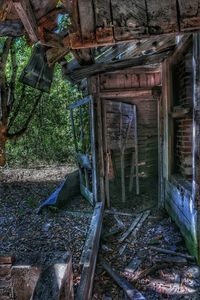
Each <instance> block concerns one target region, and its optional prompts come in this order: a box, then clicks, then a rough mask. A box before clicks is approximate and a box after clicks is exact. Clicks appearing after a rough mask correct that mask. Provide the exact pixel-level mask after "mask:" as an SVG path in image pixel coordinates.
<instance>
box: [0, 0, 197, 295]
mask: <svg viewBox="0 0 200 300" xmlns="http://www.w3.org/2000/svg"><path fill="white" fill-rule="evenodd" d="M57 2H58V1H54V0H46V1H42V3H41V2H40V1H39V0H37V1H32V0H29V1H25V0H23V1H18V0H13V1H12V0H11V1H6V0H5V1H1V2H0V5H1V9H0V35H1V36H12V37H17V36H20V35H24V34H25V35H26V36H27V37H28V38H29V40H30V43H31V42H32V43H36V42H38V43H39V47H42V49H43V51H42V53H43V52H44V51H45V53H46V57H45V64H46V66H47V63H48V65H49V67H46V68H47V69H48V68H51V70H52V67H53V65H54V64H55V63H56V62H58V63H60V64H61V65H62V69H63V76H64V77H65V78H66V79H68V80H70V81H71V82H72V83H74V84H79V86H80V88H82V90H83V94H84V98H83V99H81V100H80V101H79V102H76V103H74V104H72V105H70V106H69V107H68V109H69V110H70V114H71V121H72V128H73V134H74V142H75V150H76V158H77V164H78V167H79V173H80V184H81V193H82V194H83V195H84V197H85V198H86V199H88V200H89V201H90V203H91V204H92V205H94V206H95V205H96V208H95V213H94V217H93V221H92V223H91V230H90V235H89V236H90V237H89V241H87V243H86V246H85V248H84V251H85V253H84V255H85V261H84V262H83V273H82V274H83V282H82V284H81V287H80V290H79V298H78V299H90V297H91V288H92V285H91V282H92V279H93V276H94V270H95V264H96V258H97V253H98V244H99V240H100V235H101V223H102V218H103V209H104V208H105V207H107V208H110V207H115V206H116V205H117V207H119V206H121V207H126V206H127V207H129V206H134V201H136V199H139V198H138V197H139V196H140V195H141V194H142V193H143V192H144V191H148V193H151V194H152V195H153V196H154V197H155V198H156V199H157V205H158V206H159V207H160V208H165V209H166V210H167V212H168V213H169V215H170V216H171V217H172V219H173V220H174V221H175V222H176V224H177V225H178V227H179V228H180V231H181V233H182V235H183V236H184V238H185V241H186V244H187V247H188V250H189V252H190V254H191V255H192V256H194V257H196V259H197V260H198V262H200V190H199V189H200V173H199V172H200V169H199V168H200V136H199V135H200V115H199V114H200V88H199V87H200V66H199V60H200V34H199V30H200V16H199V10H198V8H199V5H200V2H199V1H188V2H187V3H185V1H182V0H178V1H175V0H173V1H156V0H151V1H145V0H142V1H141V0H140V1H132V0H130V1H118V0H113V1H103V0H101V1H92V0H91V1H89V0H88V1H82V0H77V1H70V0H63V1H61V2H59V3H57ZM59 15H64V16H66V17H67V18H68V17H70V18H71V26H69V25H67V26H66V28H65V30H64V31H62V32H59V31H57V25H58V16H59ZM34 51H35V50H34ZM70 51H71V52H72V54H73V56H74V59H73V60H71V61H70V62H69V61H67V60H66V59H65V55H66V54H67V53H69V52H70ZM36 52H37V55H38V51H36ZM33 55H34V53H33ZM35 59H36V58H35V57H33V58H32V61H31V62H30V65H29V66H28V67H27V70H28V71H27V73H28V74H30V70H31V69H32V74H33V75H34V76H35V77H34V76H33V77H34V78H33V77H31V78H29V80H28V81H27V80H26V79H25V77H23V76H22V80H24V82H25V83H26V84H32V85H34V83H33V82H36V83H37V84H35V87H36V88H41V86H42V83H41V82H40V83H39V81H40V80H41V78H42V79H43V82H45V88H44V89H45V90H48V89H49V87H50V85H49V82H50V81H51V78H50V77H51V76H50V74H51V73H49V69H48V70H47V69H46V73H48V75H46V76H45V74H44V70H45V68H44V65H43V64H44V63H43V64H42V63H41V64H40V65H41V69H40V66H39V65H37V70H36V69H35V64H34V63H33V61H35ZM43 61H44V59H43ZM25 73H26V72H25ZM38 80H39V81H38ZM91 249H92V250H91Z"/></svg>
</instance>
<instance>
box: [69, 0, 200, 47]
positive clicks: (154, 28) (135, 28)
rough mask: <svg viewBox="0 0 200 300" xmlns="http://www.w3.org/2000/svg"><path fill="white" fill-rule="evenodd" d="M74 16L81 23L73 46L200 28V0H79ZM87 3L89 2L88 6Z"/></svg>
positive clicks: (72, 40)
mask: <svg viewBox="0 0 200 300" xmlns="http://www.w3.org/2000/svg"><path fill="white" fill-rule="evenodd" d="M76 2H77V5H74V8H75V9H74V10H73V13H72V18H73V19H74V20H76V22H77V23H79V24H80V27H79V28H76V29H77V31H76V32H73V33H72V35H71V36H70V42H71V46H72V48H81V47H86V46H88V47H92V45H93V46H94V45H95V44H98V43H99V44H101V45H103V44H108V43H110V44H112V43H115V42H119V41H126V40H131V39H138V38H141V37H148V36H152V35H159V34H166V33H175V32H187V31H194V30H197V29H198V28H200V13H199V5H200V0H195V1H188V2H187V3H185V1H184V0H170V1H165V0H148V1H145V0H126V1H125V2H124V1H119V0H111V1H106V0H100V1H97V0H94V1H92V0H91V1H87V4H86V3H85V2H84V1H83V0H77V1H76ZM86 5H87V6H86Z"/></svg>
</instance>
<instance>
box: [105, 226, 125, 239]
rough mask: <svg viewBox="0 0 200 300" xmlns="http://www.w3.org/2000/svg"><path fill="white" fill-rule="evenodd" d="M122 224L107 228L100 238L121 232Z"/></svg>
mask: <svg viewBox="0 0 200 300" xmlns="http://www.w3.org/2000/svg"><path fill="white" fill-rule="evenodd" d="M123 228H124V226H115V227H113V228H111V230H109V232H107V233H105V234H104V235H103V236H102V239H105V240H106V239H107V238H109V237H111V236H113V235H117V234H119V233H120V232H122V230H123Z"/></svg>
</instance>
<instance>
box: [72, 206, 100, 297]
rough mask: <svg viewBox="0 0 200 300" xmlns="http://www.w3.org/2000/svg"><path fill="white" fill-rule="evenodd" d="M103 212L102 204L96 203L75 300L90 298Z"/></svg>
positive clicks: (82, 258) (82, 259) (83, 254)
mask: <svg viewBox="0 0 200 300" xmlns="http://www.w3.org/2000/svg"><path fill="white" fill-rule="evenodd" d="M103 210H104V205H103V203H102V202H99V203H97V204H96V206H95V209H94V213H93V216H92V221H91V224H90V228H89V232H88V237H87V240H86V243H85V246H84V250H83V253H82V257H81V265H82V266H83V268H82V273H81V281H80V285H79V287H78V291H77V295H76V299H79V300H90V299H91V296H92V286H93V279H94V273H95V267H96V260H97V255H98V250H99V241H100V236H101V228H102V221H103Z"/></svg>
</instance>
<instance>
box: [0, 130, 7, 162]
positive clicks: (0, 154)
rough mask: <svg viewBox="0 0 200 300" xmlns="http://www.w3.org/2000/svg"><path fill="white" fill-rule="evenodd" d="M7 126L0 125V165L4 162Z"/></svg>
mask: <svg viewBox="0 0 200 300" xmlns="http://www.w3.org/2000/svg"><path fill="white" fill-rule="evenodd" d="M7 132H8V130H7V127H6V126H0V167H3V166H4V165H5V163H6V149H5V146H6V142H7V139H8V138H7Z"/></svg>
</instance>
